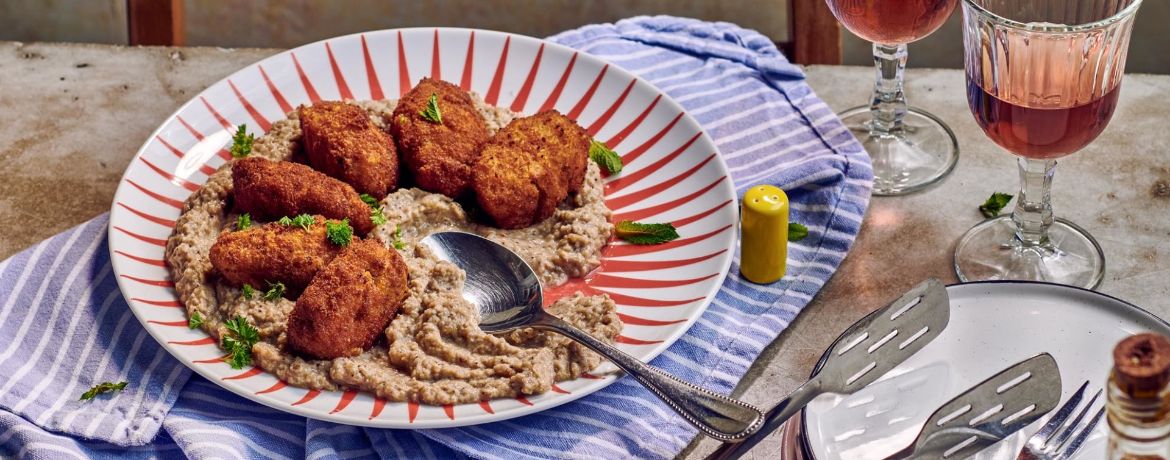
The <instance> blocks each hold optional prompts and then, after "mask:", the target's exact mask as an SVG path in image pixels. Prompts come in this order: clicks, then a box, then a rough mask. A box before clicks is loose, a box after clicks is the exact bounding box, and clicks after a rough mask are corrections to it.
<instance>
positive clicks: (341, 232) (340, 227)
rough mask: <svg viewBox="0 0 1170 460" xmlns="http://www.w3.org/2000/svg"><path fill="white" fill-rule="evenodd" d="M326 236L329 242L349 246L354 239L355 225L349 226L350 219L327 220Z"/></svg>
mask: <svg viewBox="0 0 1170 460" xmlns="http://www.w3.org/2000/svg"><path fill="white" fill-rule="evenodd" d="M325 237H327V238H329V242H330V243H333V244H336V245H338V246H349V243H350V242H352V241H353V227H350V226H349V219H343V220H342V221H340V222H337V221H325Z"/></svg>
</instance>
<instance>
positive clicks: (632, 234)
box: [615, 220, 678, 244]
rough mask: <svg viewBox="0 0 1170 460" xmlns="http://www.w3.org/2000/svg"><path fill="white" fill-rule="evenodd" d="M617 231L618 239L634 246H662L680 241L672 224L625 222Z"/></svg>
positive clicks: (620, 223)
mask: <svg viewBox="0 0 1170 460" xmlns="http://www.w3.org/2000/svg"><path fill="white" fill-rule="evenodd" d="M615 229H616V230H617V237H618V238H621V239H623V240H626V241H629V242H631V243H634V244H661V243H665V242H667V241H672V240H675V239H678V231H676V230H675V229H674V225H673V224H670V223H664V224H645V223H641V222H632V221H628V220H623V221H621V222H618V224H617V225H616V226H615Z"/></svg>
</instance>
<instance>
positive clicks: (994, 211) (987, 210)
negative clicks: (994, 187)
mask: <svg viewBox="0 0 1170 460" xmlns="http://www.w3.org/2000/svg"><path fill="white" fill-rule="evenodd" d="M1012 198H1013V196H1012V195H1009V194H1007V193H999V192H995V193H992V194H991V196H990V197H988V198H987V201H985V202H983V204H982V205H980V206H979V212H981V213H983V217H986V218H988V219H990V218H992V217H995V216H998V215H999V212H1000V211H1002V210H1003V208H1004V207H1005V206H1007V204H1008V203H1011V201H1012Z"/></svg>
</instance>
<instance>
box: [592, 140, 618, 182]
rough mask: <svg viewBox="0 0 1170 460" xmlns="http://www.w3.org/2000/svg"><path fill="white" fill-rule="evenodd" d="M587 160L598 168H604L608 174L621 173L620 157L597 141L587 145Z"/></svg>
mask: <svg viewBox="0 0 1170 460" xmlns="http://www.w3.org/2000/svg"><path fill="white" fill-rule="evenodd" d="M589 158H590V159H592V160H593V161H594V162H596V163H597V165H598V166H601V167H602V168H605V170H606V171H608V172H609V174H617V173H620V172H622V157H621V156H619V155H618V154H617V152H614V151H613V150H611V149H610V148H609V147H606V146H605V144H604V143H602V142H601V141H599V140H597V139H594V140H593V142H592V143H590V144H589Z"/></svg>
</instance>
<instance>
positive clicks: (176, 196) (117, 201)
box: [109, 28, 738, 428]
mask: <svg viewBox="0 0 1170 460" xmlns="http://www.w3.org/2000/svg"><path fill="white" fill-rule="evenodd" d="M423 76H431V77H436V78H442V79H445V80H448V81H451V82H453V83H456V84H459V85H461V86H462V87H463V88H464V89H469V90H472V91H475V92H477V93H479V94H481V95H483V96H484V98H485V99H486V100H487V101H488V102H489V103H492V104H495V105H498V106H503V107H510V108H511V109H513V110H516V111H520V112H523V113H526V114H532V113H535V112H538V111H540V110H542V109H546V108H555V109H557V110H559V111H561V112H562V113H565V114H567V115H569V116H570V117H572V118H574V119H576V120H577V121H578V122H579V123H580V124H581V126H583V127H585V128H586V130H587V131H588V132H589V133H590V135H592V136H594V137H595V138H597V139H600V140H603V141H605V142H606V143H607V144H608V145H609V146H610V147H611V148H614V149H615V150H616V151H617V152H619V153H620V154H622V155H623V157H624V160H625V164H626V166H625V169H623V171H622V173H621V174H620V175H618V176H615V177H611V178H609V179H608V182H607V185H606V199H607V203H608V204H609V206H610V208H611V209H613V210H614V221H618V220H621V219H631V220H636V221H657V222H673V223H674V224H675V226H676V227H678V230H679V234H680V235H681V238H680V239H679V240H677V241H674V242H671V243H668V244H663V245H657V246H639V247H635V246H629V245H625V244H622V243H613V244H611V245H610V246H609V247H608V248H607V249H606V250H605V251H604V260H603V265H602V267H601V268H600V269H599V270H598V271H597V272H596V273H594V274H593V276H592V277H591V278H590V279H589V280H588V281H581V280H577V281H576V282H575V283H573V284H572V285H571V286H567V287H564V288H561V289H554V290H552V291H553V292H548V293H546V294H545V296H546V297H549V296H550V295H551V296H554V297H555V296H556V295H558V294H559V295H563V294H566V293H569V292H571V291H572V290H577V289H581V290H585V291H587V292H592V293H598V292H605V293H609V294H610V295H611V297H613V298H614V300H615V301H617V303H618V312H619V314H621V316H622V319H623V320H624V321H625V324H626V326H625V329H624V330H623V331H622V334H621V336H620V337H619V338H618V346H619V348H621V349H623V350H624V351H626V352H628V353H630V354H632V355H634V356H635V357H638V358H639V359H642V360H645V361H649V360H651V359H652V358H654V357H655V356H657V355H658V354H659V353H661V352H662V351H663V350H665V349H666V348H667V347H669V346H670V344H671V343H673V342H674V341H675V340H676V339H678V338H679V336H681V335H682V334H683V333H684V332H686V330H687V328H688V327H690V325H691V324H692V323H693V322H694V321H695V320H696V319H698V317H699V316H700V315H701V314H702V313H703V311H704V310H705V309H706V308H707V304H708V303H709V302H710V300H711V298H712V297H714V296H715V292H716V291H717V290H718V288H719V285H720V284H721V283H722V282H723V278H724V277H725V276H726V275H727V270H728V267H729V266H730V264H731V255H732V250H733V245H734V243H735V233H734V232H735V223H736V221H737V220H738V218H737V209H736V205H735V198H734V195H735V193H734V191H733V189H732V184H731V179H730V178H729V177H728V175H727V169H726V166H725V165H724V164H723V161H722V159H720V158H719V156H718V155H717V154H716V152H717V150H716V148H715V145H714V143H713V142H712V141H711V139H710V138H709V137H708V136H707V135H706V134H705V133H704V132H703V130H702V128H701V127H700V126H699V125H698V123H696V122H695V120H694V119H692V118H691V117H690V116H689V115H687V114H686V113H684V112H683V109H682V108H681V107H680V106H679V105H678V104H676V103H675V102H674V101H672V100H671V99H670V97H669V96H666V95H664V94H662V93H660V92H659V91H658V90H657V89H656V88H654V87H653V86H652V85H650V84H649V83H647V82H645V81H643V80H641V79H638V78H636V77H634V76H633V75H631V74H629V73H627V72H625V71H624V70H622V69H620V68H617V67H614V66H610V65H608V64H607V63H606V62H604V61H602V60H601V59H598V58H595V57H593V56H590V55H587V54H584V53H579V52H577V51H574V50H572V49H570V48H566V47H563V46H560V45H556V44H552V43H548V42H544V41H542V40H537V39H534V38H529V37H524V36H519V35H511V34H504V33H498V32H490V31H482V30H467V29H443V28H439V29H431V28H428V29H402V30H383V31H377V32H368V33H363V34H355V35H348V36H344V37H338V38H332V39H328V40H324V41H321V42H317V43H313V44H309V45H305V46H302V47H300V48H296V49H294V50H290V51H286V52H283V53H279V54H277V55H275V56H272V57H270V58H267V59H265V60H263V61H260V62H257V63H255V64H253V65H250V66H248V67H245V68H244V69H242V70H240V71H239V72H236V73H234V74H232V75H231V76H229V77H228V78H226V79H224V80H222V81H220V82H218V83H216V84H214V85H212V86H211V87H209V88H207V89H206V90H204V91H203V92H202V93H200V94H199V95H198V96H196V97H195V98H194V99H192V100H191V101H189V102H188V103H187V104H185V105H183V107H181V108H180V109H179V110H178V111H177V112H176V113H175V114H174V115H172V116H171V117H170V118H168V119H167V120H165V121H164V122H163V124H162V126H160V127H159V128H158V130H157V131H155V133H154V134H153V135H151V137H150V139H149V140H147V142H146V143H145V144H144V145H143V146H142V148H141V149H140V150H139V151H138V154H137V155H136V157H135V158H134V160H133V161H132V162H131V164H130V166H129V168H127V170H126V173H125V175H124V176H123V178H122V182H121V184H120V185H119V186H118V191H117V193H116V194H115V196H114V205H113V207H112V209H111V211H110V230H109V236H110V252H111V257H112V259H113V267H114V271H115V272H116V273H117V274H118V282H119V285H120V286H121V289H122V293H123V295H125V297H126V299H127V301H128V302H129V304H130V308H131V309H132V310H133V311H134V313H135V315H137V317H138V319H139V320H140V321H141V322H142V325H143V326H144V327H145V328H146V330H147V331H149V332H150V334H151V335H152V336H154V338H155V339H157V340H158V342H159V343H161V344H162V345H163V346H164V347H166V349H167V350H168V351H170V352H171V354H172V355H174V356H175V358H177V359H179V360H180V361H182V362H183V363H185V364H186V365H187V366H189V367H191V368H192V369H194V370H195V371H196V372H198V373H199V374H201V375H203V376H204V377H206V378H208V379H209V380H211V381H213V382H216V383H218V384H219V385H221V386H223V387H224V388H227V389H229V390H231V391H233V392H235V393H237V394H240V395H242V396H244V397H247V398H249V399H252V400H254V401H257V402H260V403H262V404H266V405H268V406H271V407H274V408H277V409H280V410H284V411H288V412H292V413H296V414H300V415H304V416H308V417H313V418H318V419H323V420H329V421H333V422H338V423H348V424H356V425H368V426H378V427H387V428H435V427H451V426H461V425H470V424H476V423H485V422H492V421H497V420H503V419H508V418H512V417H517V416H520V415H525V414H529V413H533V412H537V411H540V410H543V409H547V408H550V407H554V406H557V405H560V404H564V403H566V402H569V401H572V400H574V399H577V398H580V397H582V396H584V395H587V394H589V393H592V392H594V391H597V390H599V389H601V388H603V387H605V386H606V385H608V384H610V383H612V382H613V381H614V377H613V376H608V375H607V376H593V375H590V376H588V378H582V379H577V380H574V381H570V382H562V383H560V384H559V385H556V386H554V387H553V391H550V392H548V393H546V394H542V395H538V396H534V397H530V398H519V399H507V400H502V399H497V400H492V401H486V402H483V403H480V404H464V405H455V406H442V407H440V406H421V407H420V406H419V405H417V404H406V403H387V402H385V401H381V400H378V399H375V398H373V397H372V396H370V395H369V394H365V393H357V392H317V391H309V390H305V389H302V388H295V387H292V386H287V385H285V384H284V383H283V382H281V381H279V380H277V379H276V378H275V377H273V376H272V375H270V374H268V373H266V372H263V371H262V370H260V369H259V368H250V369H244V370H233V369H231V368H230V367H229V366H228V365H227V364H225V363H223V362H222V360H220V359H219V357H220V356H221V351H220V349H219V348H218V347H217V346H216V344H215V343H214V340H213V339H212V338H211V337H209V336H208V335H207V334H205V333H203V332H202V331H198V330H195V331H192V330H189V329H188V328H187V327H186V314H185V312H184V310H183V309H182V308H181V305H180V304H179V301H178V299H177V298H176V296H175V292H174V290H173V288H172V284H171V281H170V279H169V276H168V274H167V270H166V268H165V265H164V263H163V260H162V259H163V246H164V245H165V240H166V238H167V236H168V235H170V233H171V229H172V228H173V226H174V220H175V219H176V218H177V217H178V215H179V210H180V208H181V207H182V201H183V200H184V199H185V198H186V197H187V195H189V194H190V193H191V192H192V191H194V190H196V189H198V187H199V185H200V184H202V183H203V182H205V181H206V180H207V175H208V174H209V173H211V172H213V171H214V170H215V169H216V168H218V167H220V166H221V165H223V164H224V162H225V161H226V160H227V158H228V157H229V156H230V155H229V154H228V153H227V152H226V151H225V150H224V146H225V145H226V144H228V142H229V141H230V138H231V135H232V132H234V130H235V125H237V124H241V123H245V124H247V125H248V129H249V131H251V132H265V131H267V130H268V128H269V127H270V126H271V123H272V122H273V121H275V120H279V119H281V118H283V117H284V116H285V115H284V114H285V113H287V112H289V111H290V110H292V109H293V108H295V107H296V106H298V105H300V104H305V103H310V102H313V101H318V100H336V99H340V98H346V99H349V98H352V99H381V98H397V97H398V96H399V95H400V94H402V93H404V92H406V91H407V90H409V88H410V87H411V85H412V84H414V83H416V82H417V81H418V80H419V79H420V78H421V77H423Z"/></svg>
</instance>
